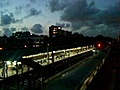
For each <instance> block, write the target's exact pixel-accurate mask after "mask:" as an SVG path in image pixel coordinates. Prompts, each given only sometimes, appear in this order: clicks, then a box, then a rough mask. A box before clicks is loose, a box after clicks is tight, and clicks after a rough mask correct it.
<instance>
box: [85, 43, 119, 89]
mask: <svg viewBox="0 0 120 90" xmlns="http://www.w3.org/2000/svg"><path fill="white" fill-rule="evenodd" d="M86 90H120V43H114V44H113V45H112V48H111V51H110V54H109V55H108V57H107V58H106V61H105V63H104V65H103V66H102V67H101V69H100V70H99V71H98V73H97V75H96V76H95V78H94V79H93V81H92V82H91V83H90V84H89V85H88V87H87V89H86Z"/></svg>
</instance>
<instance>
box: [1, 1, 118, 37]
mask: <svg viewBox="0 0 120 90" xmlns="http://www.w3.org/2000/svg"><path fill="white" fill-rule="evenodd" d="M50 25H61V26H62V27H63V29H64V30H68V31H72V32H79V33H81V34H83V35H85V36H97V35H104V36H111V37H118V34H119V30H120V0H0V36H2V35H7V36H10V35H11V34H12V33H13V32H17V31H30V32H31V33H34V34H38V35H41V34H43V35H48V32H49V26H50Z"/></svg>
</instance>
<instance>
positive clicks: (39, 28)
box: [31, 24, 43, 33]
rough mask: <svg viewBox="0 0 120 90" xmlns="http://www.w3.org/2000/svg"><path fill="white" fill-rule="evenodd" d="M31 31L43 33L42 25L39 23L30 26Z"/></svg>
mask: <svg viewBox="0 0 120 90" xmlns="http://www.w3.org/2000/svg"><path fill="white" fill-rule="evenodd" d="M31 31H32V32H34V33H43V27H42V25H41V24H35V25H34V26H33V27H32V28H31Z"/></svg>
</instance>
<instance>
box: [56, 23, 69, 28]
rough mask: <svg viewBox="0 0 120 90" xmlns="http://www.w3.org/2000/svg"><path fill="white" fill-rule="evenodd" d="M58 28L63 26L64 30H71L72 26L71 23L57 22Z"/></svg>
mask: <svg viewBox="0 0 120 90" xmlns="http://www.w3.org/2000/svg"><path fill="white" fill-rule="evenodd" d="M56 26H61V27H62V28H69V27H70V24H69V23H59V22H56Z"/></svg>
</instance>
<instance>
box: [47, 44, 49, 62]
mask: <svg viewBox="0 0 120 90" xmlns="http://www.w3.org/2000/svg"><path fill="white" fill-rule="evenodd" d="M47 59H48V64H49V44H47Z"/></svg>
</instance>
